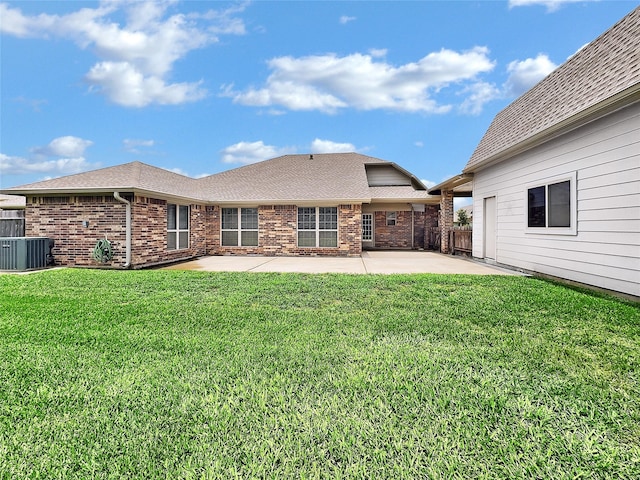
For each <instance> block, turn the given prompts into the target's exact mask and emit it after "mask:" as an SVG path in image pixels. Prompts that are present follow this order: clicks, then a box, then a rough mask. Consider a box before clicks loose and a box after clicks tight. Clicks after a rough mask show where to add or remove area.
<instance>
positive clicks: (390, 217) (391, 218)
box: [387, 212, 396, 227]
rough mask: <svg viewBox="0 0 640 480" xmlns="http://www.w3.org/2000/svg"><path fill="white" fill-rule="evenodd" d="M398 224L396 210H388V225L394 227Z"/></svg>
mask: <svg viewBox="0 0 640 480" xmlns="http://www.w3.org/2000/svg"><path fill="white" fill-rule="evenodd" d="M395 224H396V212H387V226H388V227H393V226H394V225H395Z"/></svg>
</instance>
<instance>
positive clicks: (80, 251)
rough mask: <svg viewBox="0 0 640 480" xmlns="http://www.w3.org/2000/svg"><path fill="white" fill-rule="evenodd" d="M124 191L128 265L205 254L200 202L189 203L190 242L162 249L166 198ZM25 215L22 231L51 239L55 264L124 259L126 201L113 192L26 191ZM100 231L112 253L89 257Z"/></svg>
mask: <svg viewBox="0 0 640 480" xmlns="http://www.w3.org/2000/svg"><path fill="white" fill-rule="evenodd" d="M123 197H124V198H125V199H126V200H129V201H131V202H132V204H131V266H132V267H133V268H139V267H143V266H149V265H153V264H156V263H164V262H169V261H172V260H177V259H182V258H191V257H195V256H199V255H204V254H206V242H207V235H206V229H207V210H206V209H205V208H204V207H203V206H200V205H191V216H190V221H191V224H190V239H189V248H188V249H184V250H167V202H166V200H161V199H154V198H146V197H139V196H136V197H135V199H134V198H133V196H132V195H128V196H127V195H123ZM25 216H26V233H25V234H26V235H27V236H34V237H48V238H52V239H53V240H54V241H55V247H54V249H53V255H54V257H55V260H56V264H57V265H65V266H110V267H121V266H122V265H124V264H125V262H126V206H125V204H123V203H121V202H118V201H117V200H115V199H114V198H113V196H112V195H104V196H86V195H85V196H67V197H29V198H28V199H27V205H26V209H25ZM83 222H88V225H87V226H84V224H83ZM105 236H106V238H107V239H108V240H109V241H110V242H111V246H112V248H113V252H114V258H113V260H112V261H111V262H109V263H107V264H102V263H99V262H97V261H96V260H94V259H93V257H92V252H93V249H94V247H95V244H96V242H97V241H98V240H99V239H102V238H105Z"/></svg>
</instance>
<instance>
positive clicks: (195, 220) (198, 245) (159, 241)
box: [131, 196, 207, 267]
mask: <svg viewBox="0 0 640 480" xmlns="http://www.w3.org/2000/svg"><path fill="white" fill-rule="evenodd" d="M167 203H169V202H167V201H166V200H161V199H156V198H147V197H139V196H136V198H135V202H133V204H132V206H131V212H132V215H131V217H132V219H131V225H132V228H131V263H132V265H133V267H137V266H138V267H139V266H144V265H147V266H148V265H154V264H158V263H165V262H170V261H175V260H181V259H185V258H192V257H197V256H202V255H206V254H207V210H206V208H205V207H204V206H203V205H190V207H191V208H190V217H189V248H187V249H181V250H167Z"/></svg>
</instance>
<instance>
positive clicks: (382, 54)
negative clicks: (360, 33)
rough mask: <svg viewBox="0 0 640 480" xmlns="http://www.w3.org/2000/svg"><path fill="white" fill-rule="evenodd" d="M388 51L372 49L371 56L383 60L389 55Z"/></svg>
mask: <svg viewBox="0 0 640 480" xmlns="http://www.w3.org/2000/svg"><path fill="white" fill-rule="evenodd" d="M387 51H388V50H387V49H386V48H372V49H371V50H369V55H371V56H372V57H373V58H382V57H385V56H386V55H387Z"/></svg>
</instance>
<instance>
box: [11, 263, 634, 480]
mask: <svg viewBox="0 0 640 480" xmlns="http://www.w3.org/2000/svg"><path fill="white" fill-rule="evenodd" d="M0 301H1V303H0V478H194V479H195V478H288V477H294V478H629V479H632V478H633V479H637V478H639V477H640V377H639V373H640V307H639V306H638V304H633V303H628V302H624V301H621V300H617V299H614V298H610V297H606V296H603V295H597V294H593V293H589V292H586V291H580V290H576V289H569V288H566V287H563V286H560V285H556V284H553V283H549V282H544V281H541V280H537V279H532V278H521V277H498V276H496V277H488V276H487V277H478V276H455V275H454V276H439V275H404V276H348V275H298V274H251V273H229V274H220V273H200V272H177V271H144V272H140V271H136V272H117V271H89V270H56V271H47V272H42V273H37V274H32V275H21V276H14V275H3V276H0Z"/></svg>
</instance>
